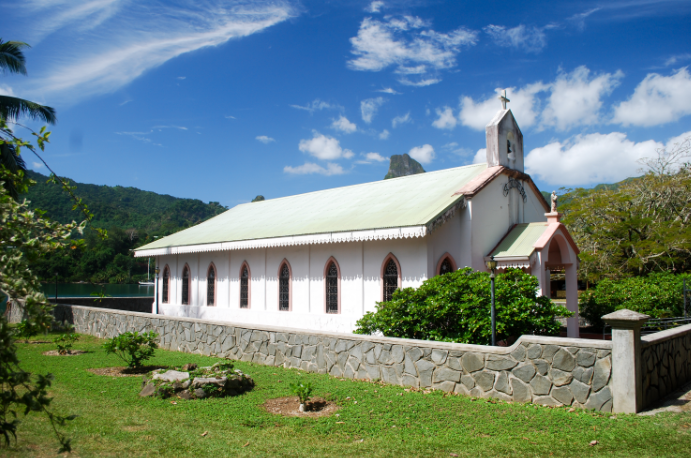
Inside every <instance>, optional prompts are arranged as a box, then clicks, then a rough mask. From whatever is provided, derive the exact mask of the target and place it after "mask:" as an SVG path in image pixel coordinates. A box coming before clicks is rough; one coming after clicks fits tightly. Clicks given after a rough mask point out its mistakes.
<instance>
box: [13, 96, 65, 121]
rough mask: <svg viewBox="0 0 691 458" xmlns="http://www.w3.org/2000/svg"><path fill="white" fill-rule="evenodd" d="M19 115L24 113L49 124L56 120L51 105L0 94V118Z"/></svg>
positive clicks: (17, 116) (15, 117)
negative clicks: (47, 105)
mask: <svg viewBox="0 0 691 458" xmlns="http://www.w3.org/2000/svg"><path fill="white" fill-rule="evenodd" d="M21 115H26V116H28V117H30V118H33V119H41V120H43V121H45V122H47V123H49V124H55V123H56V122H57V121H58V118H57V116H56V115H55V110H54V109H53V108H51V107H46V106H43V105H39V104H38V103H34V102H30V101H28V100H24V99H20V98H18V97H10V96H8V95H0V118H4V119H18V118H19V117H20V116H21Z"/></svg>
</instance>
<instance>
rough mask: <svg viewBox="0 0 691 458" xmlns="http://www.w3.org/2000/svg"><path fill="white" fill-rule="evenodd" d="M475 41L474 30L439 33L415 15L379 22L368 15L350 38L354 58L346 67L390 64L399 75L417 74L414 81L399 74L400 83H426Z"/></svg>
mask: <svg viewBox="0 0 691 458" xmlns="http://www.w3.org/2000/svg"><path fill="white" fill-rule="evenodd" d="M476 41H477V32H475V31H471V30H467V29H464V28H459V29H456V30H453V31H451V32H449V33H439V32H436V31H434V30H432V29H431V28H429V25H428V24H427V23H426V22H425V21H423V20H422V19H420V18H419V17H414V16H402V17H391V16H386V17H385V18H384V20H383V21H379V20H377V19H372V18H370V17H368V18H365V19H363V21H362V23H361V24H360V29H359V30H358V34H357V36H356V37H353V38H351V39H350V42H351V44H352V45H353V49H352V50H351V52H352V54H353V55H355V56H356V57H355V58H354V59H352V60H350V61H348V66H349V67H350V68H351V69H353V70H359V71H375V72H378V71H381V70H384V69H385V68H387V67H391V66H393V67H394V68H395V71H396V72H397V73H399V74H402V75H404V74H408V75H410V74H416V75H418V79H417V80H416V79H410V78H409V77H403V76H402V77H400V78H399V81H400V82H401V83H403V84H408V85H420V86H422V85H429V84H434V83H435V82H438V81H439V78H438V76H437V75H436V73H437V72H439V71H440V70H443V69H448V68H451V67H454V66H455V65H456V56H457V55H458V53H460V51H461V48H462V47H463V46H470V45H474V44H475V43H476ZM430 74H431V77H430V76H425V75H430Z"/></svg>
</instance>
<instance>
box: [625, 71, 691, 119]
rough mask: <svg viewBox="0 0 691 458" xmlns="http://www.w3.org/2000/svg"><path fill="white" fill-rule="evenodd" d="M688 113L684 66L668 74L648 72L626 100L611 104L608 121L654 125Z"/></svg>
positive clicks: (690, 94)
mask: <svg viewBox="0 0 691 458" xmlns="http://www.w3.org/2000/svg"><path fill="white" fill-rule="evenodd" d="M688 114H691V75H689V71H688V68H687V67H684V68H681V69H679V70H677V72H676V73H674V74H672V75H671V76H662V75H658V74H657V73H650V74H648V75H647V76H646V77H645V79H643V81H641V83H640V84H639V85H638V86H636V89H635V90H634V92H633V95H632V96H631V97H630V98H629V100H627V101H625V102H621V103H620V104H619V105H617V106H615V107H614V118H613V119H612V122H614V123H617V124H622V125H624V126H629V125H634V126H656V125H658V124H664V123H667V122H672V121H676V120H678V119H679V118H681V117H682V116H686V115H688Z"/></svg>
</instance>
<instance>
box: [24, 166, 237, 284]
mask: <svg viewBox="0 0 691 458" xmlns="http://www.w3.org/2000/svg"><path fill="white" fill-rule="evenodd" d="M28 175H29V177H30V178H31V179H33V180H34V181H36V182H37V184H35V185H34V186H31V187H30V188H29V192H28V193H27V194H25V195H23V196H21V198H26V199H27V200H29V201H31V206H32V207H33V208H39V209H41V210H43V211H45V212H46V216H47V217H48V218H51V219H53V220H56V221H59V222H61V223H68V222H71V221H73V220H74V221H82V220H83V219H84V215H83V214H82V213H81V212H79V211H77V210H72V206H73V205H74V202H73V201H72V199H71V198H70V197H69V196H68V195H67V193H65V192H64V191H63V190H62V188H61V187H60V186H59V185H56V184H53V183H46V180H47V179H48V177H47V176H45V175H41V174H40V173H36V172H31V171H30V172H28ZM72 184H74V185H76V186H77V189H76V190H75V194H76V195H77V196H78V197H80V198H81V199H82V201H83V202H84V203H85V204H86V205H87V207H89V210H90V211H91V212H92V213H93V215H94V219H93V221H92V224H93V225H94V226H96V227H103V228H106V229H107V230H108V238H106V239H105V240H102V239H100V238H99V237H98V236H97V235H96V233H95V231H90V230H88V229H87V230H86V231H85V233H84V236H83V239H84V245H83V247H82V249H72V250H64V251H60V252H56V253H52V254H50V255H48V256H45V257H43V258H41V259H39V260H37V261H36V262H34V263H33V264H32V270H33V272H34V273H35V274H36V275H38V277H39V278H40V279H43V280H50V281H53V280H55V275H56V274H57V275H58V277H59V279H60V281H62V282H73V281H92V282H94V283H104V282H108V283H132V282H136V281H138V280H142V279H146V271H147V270H146V269H147V259H146V258H141V259H135V258H133V257H132V250H133V249H135V248H137V247H139V246H141V245H144V244H146V243H149V242H151V241H153V240H154V239H156V238H158V237H161V236H164V235H169V234H172V233H173V232H177V231H180V230H182V229H185V228H187V227H190V226H193V225H195V224H197V223H200V222H202V221H204V220H207V219H209V218H211V217H213V216H215V215H218V214H219V213H222V212H224V211H225V210H227V208H226V207H224V206H222V205H220V204H219V203H218V202H209V203H208V204H206V203H204V202H202V201H201V200H197V199H180V198H177V197H172V196H168V195H161V194H156V193H155V192H150V191H142V190H141V189H137V188H131V187H123V186H98V185H93V184H84V183H72Z"/></svg>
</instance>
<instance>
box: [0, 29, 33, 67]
mask: <svg viewBox="0 0 691 458" xmlns="http://www.w3.org/2000/svg"><path fill="white" fill-rule="evenodd" d="M29 47H30V46H29V45H28V44H26V43H23V42H21V41H2V38H0V70H8V71H9V72H10V73H21V74H22V75H26V65H25V60H24V53H23V52H22V48H29Z"/></svg>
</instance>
